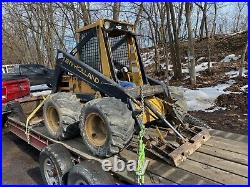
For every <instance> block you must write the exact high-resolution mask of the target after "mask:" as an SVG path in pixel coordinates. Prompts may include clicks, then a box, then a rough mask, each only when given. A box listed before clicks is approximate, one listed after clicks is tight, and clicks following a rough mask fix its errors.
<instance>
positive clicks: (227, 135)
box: [209, 129, 248, 143]
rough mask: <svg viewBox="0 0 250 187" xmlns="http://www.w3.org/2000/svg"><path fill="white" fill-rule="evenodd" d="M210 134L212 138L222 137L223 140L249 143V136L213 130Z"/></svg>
mask: <svg viewBox="0 0 250 187" xmlns="http://www.w3.org/2000/svg"><path fill="white" fill-rule="evenodd" d="M209 132H210V134H211V135H212V136H216V137H221V138H225V139H229V140H234V141H238V142H244V143H248V136H246V135H242V134H236V133H231V132H225V131H221V130H215V129H212V130H210V131H209Z"/></svg>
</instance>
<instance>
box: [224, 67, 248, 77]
mask: <svg viewBox="0 0 250 187" xmlns="http://www.w3.org/2000/svg"><path fill="white" fill-rule="evenodd" d="M225 75H228V76H229V77H230V78H235V77H238V75H239V71H235V70H232V71H229V72H226V73H225ZM243 76H244V77H247V76H248V70H247V69H245V68H244V69H243Z"/></svg>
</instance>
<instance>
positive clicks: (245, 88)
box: [240, 85, 248, 93]
mask: <svg viewBox="0 0 250 187" xmlns="http://www.w3.org/2000/svg"><path fill="white" fill-rule="evenodd" d="M240 90H241V91H243V92H247V93H248V85H245V86H242V87H241V88H240Z"/></svg>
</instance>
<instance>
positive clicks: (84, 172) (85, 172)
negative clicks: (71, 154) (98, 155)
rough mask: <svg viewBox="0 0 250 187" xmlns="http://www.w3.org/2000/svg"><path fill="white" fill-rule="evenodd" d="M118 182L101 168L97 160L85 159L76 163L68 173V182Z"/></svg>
mask: <svg viewBox="0 0 250 187" xmlns="http://www.w3.org/2000/svg"><path fill="white" fill-rule="evenodd" d="M79 182H81V184H116V180H115V179H114V177H113V176H112V175H111V174H110V173H109V172H105V171H103V170H102V168H101V164H100V163H99V162H98V161H96V160H85V161H83V162H81V163H80V164H77V165H75V166H74V167H73V168H72V169H71V170H70V171H69V173H68V179H67V184H68V185H70V184H73V185H74V184H77V183H78V184H79Z"/></svg>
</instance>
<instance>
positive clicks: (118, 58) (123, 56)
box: [109, 35, 129, 69]
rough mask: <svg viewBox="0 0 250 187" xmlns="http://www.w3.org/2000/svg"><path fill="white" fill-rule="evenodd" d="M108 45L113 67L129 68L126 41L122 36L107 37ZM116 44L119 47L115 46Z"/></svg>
mask: <svg viewBox="0 0 250 187" xmlns="http://www.w3.org/2000/svg"><path fill="white" fill-rule="evenodd" d="M121 41H122V42H121ZM120 42H121V43H120ZM109 43H110V47H111V51H112V57H113V62H114V65H115V67H116V68H117V69H121V68H122V67H129V60H128V42H127V39H126V38H124V35H121V36H117V37H109ZM118 43H120V45H117V44H118Z"/></svg>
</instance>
